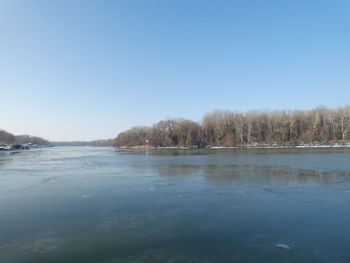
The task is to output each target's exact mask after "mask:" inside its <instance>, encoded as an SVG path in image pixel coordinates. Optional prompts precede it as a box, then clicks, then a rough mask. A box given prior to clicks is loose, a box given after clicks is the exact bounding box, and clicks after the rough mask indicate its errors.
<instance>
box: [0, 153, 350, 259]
mask: <svg viewBox="0 0 350 263" xmlns="http://www.w3.org/2000/svg"><path fill="white" fill-rule="evenodd" d="M349 175H350V149H284V150H278V149H265V150H211V151H205V150H193V151H191V150H182V151H181V150H168V151H166V150H162V151H160V150H158V151H147V152H145V151H142V150H115V149H112V148H89V147H54V148H47V149H38V150H32V151H23V152H20V153H8V152H7V153H0V262H1V263H8V262H9V263H12V262H14V263H17V262H21V263H22V262H25V263H32V262H33V263H34V262H35V263H40V262H45V263H50V262H59V263H61V262H66V263H69V262H84V263H90V262H91V263H92V262H94V263H95V262H98V263H114V262H123V263H124V262H279V263H280V262H350V227H349V223H350V209H349V204H350V176H349Z"/></svg>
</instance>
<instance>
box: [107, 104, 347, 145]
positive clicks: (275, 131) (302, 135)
mask: <svg viewBox="0 0 350 263" xmlns="http://www.w3.org/2000/svg"><path fill="white" fill-rule="evenodd" d="M349 142H350V106H345V107H341V108H338V109H329V108H326V107H318V108H315V109H312V110H307V111H305V110H293V111H286V110H280V111H249V112H245V113H242V112H232V111H222V110H216V111H213V112H211V113H208V114H206V115H205V116H204V117H203V119H202V121H201V122H195V121H191V120H186V119H169V120H162V121H160V122H158V123H156V124H154V125H153V126H151V127H145V126H137V127H133V128H131V129H130V130H127V131H124V132H122V133H120V134H119V135H118V136H117V137H116V138H115V140H114V145H115V146H116V147H120V148H142V147H144V148H146V147H148V148H149V147H250V146H298V145H299V146H300V145H335V144H336V145H344V144H348V143H349Z"/></svg>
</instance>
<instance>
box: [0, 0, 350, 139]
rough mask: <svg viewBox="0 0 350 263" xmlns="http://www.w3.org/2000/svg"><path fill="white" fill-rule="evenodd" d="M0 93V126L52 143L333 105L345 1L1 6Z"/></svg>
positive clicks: (346, 65)
mask: <svg viewBox="0 0 350 263" xmlns="http://www.w3.org/2000/svg"><path fill="white" fill-rule="evenodd" d="M0 96H1V97H0V128H2V129H5V130H8V131H10V132H13V133H15V134H23V133H27V134H34V135H40V136H43V137H45V138H48V139H51V140H78V139H80V140H90V139H98V138H111V137H115V136H116V135H117V133H118V132H120V131H122V130H125V129H128V128H130V127H132V126H134V125H150V124H152V123H155V122H157V121H159V120H161V119H165V118H172V117H184V118H188V119H192V120H196V121H199V120H200V119H201V117H202V115H203V114H204V113H206V112H209V111H212V110H214V109H227V110H238V111H247V110H251V109H262V110H265V109H267V110H273V109H310V108H313V107H316V106H319V105H325V106H327V107H338V106H342V105H345V104H349V103H350V1H347V0H344V1H336V0H332V1H330V0H328V1H322V0H317V1H316V0H314V1H311V0H289V1H287V0H275V1H274V0H268V1H267V0H265V1H264V0H255V1H254V0H237V1H235V0H227V1H223V0H217V1H214V0H207V1H205V0H119V1H118V0H115V1H107V0H104V1H97V0H96V1H87V0H85V1H76V0H73V1H70V0H69V1H63V0H55V1H54V0H52V1H50V0H41V1H39V0H38V1H31V0H23V1H16V0H2V1H0Z"/></svg>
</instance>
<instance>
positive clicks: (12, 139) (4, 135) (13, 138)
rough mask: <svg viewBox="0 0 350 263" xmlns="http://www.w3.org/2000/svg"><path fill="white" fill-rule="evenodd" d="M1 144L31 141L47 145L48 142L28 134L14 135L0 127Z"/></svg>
mask: <svg viewBox="0 0 350 263" xmlns="http://www.w3.org/2000/svg"><path fill="white" fill-rule="evenodd" d="M0 143H1V144H26V143H32V144H37V145H49V144H50V142H49V141H48V140H45V139H43V138H41V137H37V136H30V135H14V134H12V133H10V132H7V131H5V130H1V129H0Z"/></svg>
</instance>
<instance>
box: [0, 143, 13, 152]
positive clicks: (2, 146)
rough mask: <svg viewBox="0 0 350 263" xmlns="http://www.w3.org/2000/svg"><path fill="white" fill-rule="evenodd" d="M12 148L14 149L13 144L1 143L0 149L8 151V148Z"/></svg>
mask: <svg viewBox="0 0 350 263" xmlns="http://www.w3.org/2000/svg"><path fill="white" fill-rule="evenodd" d="M11 149H12V147H11V145H7V144H0V151H6V150H11Z"/></svg>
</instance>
